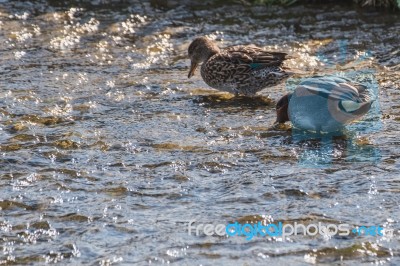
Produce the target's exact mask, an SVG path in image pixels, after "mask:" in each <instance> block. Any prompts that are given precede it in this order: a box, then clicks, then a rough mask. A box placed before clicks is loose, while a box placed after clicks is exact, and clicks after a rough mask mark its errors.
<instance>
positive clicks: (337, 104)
mask: <svg viewBox="0 0 400 266" xmlns="http://www.w3.org/2000/svg"><path fill="white" fill-rule="evenodd" d="M373 101H374V100H373V99H372V95H370V92H369V91H368V90H367V87H365V86H364V85H362V84H360V83H357V82H354V81H351V80H350V79H348V78H344V77H336V76H315V77H312V78H308V79H306V80H304V81H302V82H301V83H300V84H299V85H298V86H297V87H296V89H295V90H294V92H293V93H289V94H286V95H284V96H283V97H282V98H281V99H280V100H279V101H278V102H277V104H276V114H277V120H276V122H278V123H284V122H286V121H291V122H292V125H293V126H294V127H295V128H298V129H301V130H309V131H316V132H328V133H329V132H335V131H340V130H341V129H342V128H343V127H344V126H345V125H347V124H349V123H351V122H353V121H355V120H359V119H360V118H361V117H362V116H364V115H365V114H366V113H367V112H368V111H369V110H370V108H371V105H372V103H373Z"/></svg>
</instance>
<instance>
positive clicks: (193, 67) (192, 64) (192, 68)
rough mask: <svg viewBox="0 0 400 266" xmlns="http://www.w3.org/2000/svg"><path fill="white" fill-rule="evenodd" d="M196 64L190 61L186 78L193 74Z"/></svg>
mask: <svg viewBox="0 0 400 266" xmlns="http://www.w3.org/2000/svg"><path fill="white" fill-rule="evenodd" d="M198 65H199V64H197V63H193V62H192V63H191V65H190V70H189V75H188V78H191V77H192V76H193V75H194V71H196V68H197V66H198Z"/></svg>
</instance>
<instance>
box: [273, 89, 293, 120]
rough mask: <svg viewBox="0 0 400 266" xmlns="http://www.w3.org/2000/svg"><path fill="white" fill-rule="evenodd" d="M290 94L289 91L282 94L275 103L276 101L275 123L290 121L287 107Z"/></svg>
mask: <svg viewBox="0 0 400 266" xmlns="http://www.w3.org/2000/svg"><path fill="white" fill-rule="evenodd" d="M291 96H292V94H291V93H288V94H286V95H285V96H283V97H282V98H281V99H280V100H279V101H278V102H277V103H276V122H275V123H285V122H286V121H290V119H289V114H288V108H289V101H290V97H291Z"/></svg>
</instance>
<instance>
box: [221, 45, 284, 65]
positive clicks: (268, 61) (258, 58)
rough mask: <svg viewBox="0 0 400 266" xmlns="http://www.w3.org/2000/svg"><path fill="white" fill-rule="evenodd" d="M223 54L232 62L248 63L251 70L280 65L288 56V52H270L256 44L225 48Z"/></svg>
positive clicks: (237, 63)
mask: <svg viewBox="0 0 400 266" xmlns="http://www.w3.org/2000/svg"><path fill="white" fill-rule="evenodd" d="M220 55H221V56H223V57H225V59H226V60H228V61H229V62H230V63H231V64H235V65H247V67H248V68H249V69H251V70H256V69H262V68H267V67H279V66H281V65H282V63H283V61H284V60H285V59H286V58H287V54H286V53H281V52H268V51H264V50H263V49H261V48H260V47H257V46H254V45H238V46H231V47H228V48H225V49H224V50H223V52H222V53H220Z"/></svg>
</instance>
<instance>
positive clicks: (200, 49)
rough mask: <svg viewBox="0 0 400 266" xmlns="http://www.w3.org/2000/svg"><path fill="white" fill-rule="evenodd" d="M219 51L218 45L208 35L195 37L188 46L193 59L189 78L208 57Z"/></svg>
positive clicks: (190, 56) (190, 57)
mask: <svg viewBox="0 0 400 266" xmlns="http://www.w3.org/2000/svg"><path fill="white" fill-rule="evenodd" d="M219 51H220V49H219V48H218V46H217V45H216V44H215V43H214V42H213V41H211V40H209V39H207V38H206V37H198V38H196V39H194V40H193V42H192V43H191V44H190V45H189V48H188V54H189V59H190V61H191V64H190V70H189V74H188V78H191V77H192V76H193V75H194V71H195V70H196V68H197V66H198V65H199V64H201V63H203V62H204V61H207V60H208V58H210V57H211V56H213V55H215V54H216V53H219Z"/></svg>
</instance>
